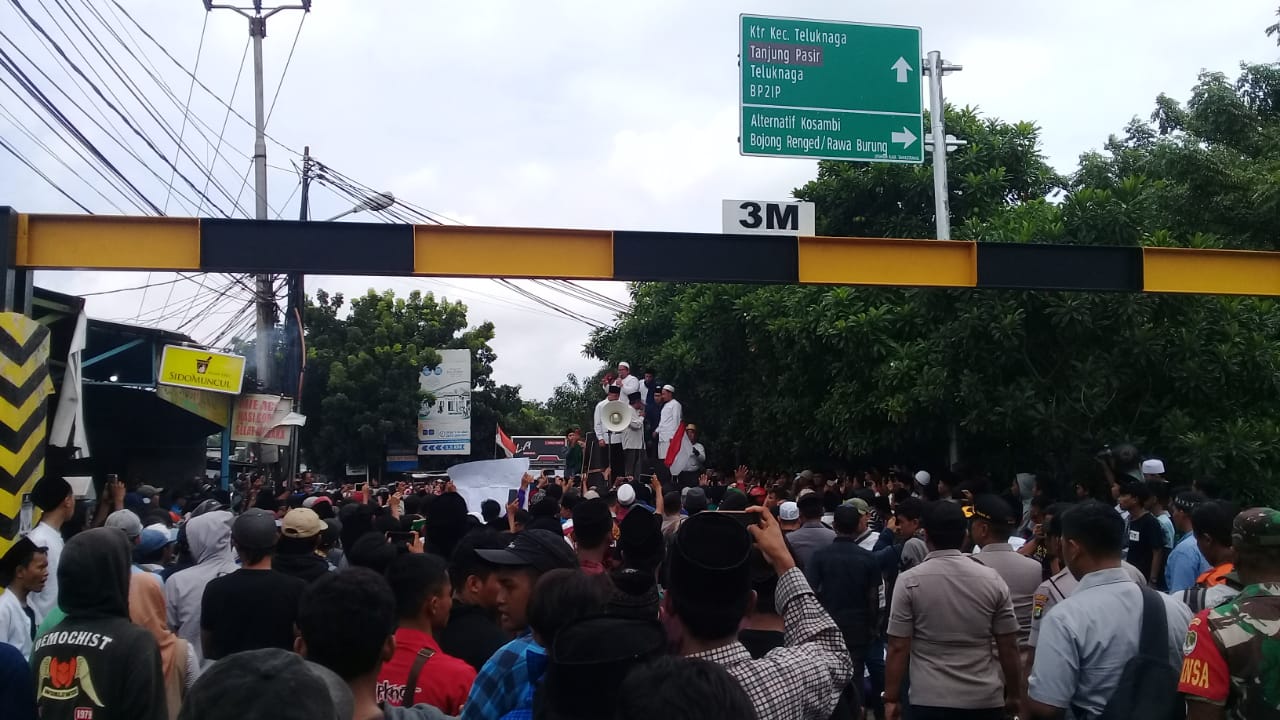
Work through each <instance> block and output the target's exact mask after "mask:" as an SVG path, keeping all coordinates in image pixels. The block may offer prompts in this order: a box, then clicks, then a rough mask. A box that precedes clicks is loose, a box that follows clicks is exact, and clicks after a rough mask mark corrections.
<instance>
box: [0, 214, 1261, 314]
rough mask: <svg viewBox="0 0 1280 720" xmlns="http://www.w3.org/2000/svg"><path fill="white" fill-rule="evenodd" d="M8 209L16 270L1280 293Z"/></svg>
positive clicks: (940, 250)
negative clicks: (12, 225)
mask: <svg viewBox="0 0 1280 720" xmlns="http://www.w3.org/2000/svg"><path fill="white" fill-rule="evenodd" d="M3 213H8V214H9V215H11V217H12V218H13V219H15V220H16V222H14V224H15V225H16V232H15V237H14V238H13V253H12V256H11V258H12V259H11V262H12V267H15V268H18V269H25V270H33V269H67V270H73V269H74V270H159V271H164V270H169V271H192V272H228V273H303V274H317V275H399V276H412V275H420V276H457V277H468V276H470V277H502V278H563V279H570V280H657V281H673V282H745V283H801V284H829V285H881V286H906V287H972V288H991V289H998V288H1004V289H1021V290H1082V291H1130V292H1166V293H1203V294H1227V295H1280V252H1249V251H1239V250H1196V249H1186V248H1142V247H1098V246H1084V245H1050V244H1010V243H983V242H965V241H952V240H946V241H939V240H898V239H885V238H830V237H806V236H801V237H789V236H769V235H724V234H713V233H673V232H632V231H623V230H614V231H609V230H554V229H543V228H501V227H471V226H441V225H385V224H379V223H315V222H299V221H290V220H273V221H261V220H227V219H198V218H167V217H165V218H157V217H112V216H103V215H35V214H31V215H28V214H23V213H14V212H13V211H11V210H9V209H7V208H0V214H3Z"/></svg>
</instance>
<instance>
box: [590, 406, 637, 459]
mask: <svg viewBox="0 0 1280 720" xmlns="http://www.w3.org/2000/svg"><path fill="white" fill-rule="evenodd" d="M608 393H609V394H608V397H607V398H606V399H604V400H601V401H600V402H599V403H597V404H596V416H595V431H596V438H598V442H597V445H598V447H597V448H596V453H593V454H594V455H596V457H597V458H598V459H597V460H595V461H593V462H592V463H591V467H592V469H593V470H594V469H596V468H604V467H608V468H609V469H610V470H612V471H613V474H612V476H613V477H622V476H623V475H625V474H626V472H625V470H626V467H625V460H624V454H623V451H622V435H623V432H624V431H625V430H626V429H627V427H628V426H629V425H630V424H631V413H632V410H631V406H629V405H627V404H626V403H624V402H622V401H621V400H619V399H618V396H619V395H620V394H621V393H622V387H621V386H619V385H610V386H609V390H608Z"/></svg>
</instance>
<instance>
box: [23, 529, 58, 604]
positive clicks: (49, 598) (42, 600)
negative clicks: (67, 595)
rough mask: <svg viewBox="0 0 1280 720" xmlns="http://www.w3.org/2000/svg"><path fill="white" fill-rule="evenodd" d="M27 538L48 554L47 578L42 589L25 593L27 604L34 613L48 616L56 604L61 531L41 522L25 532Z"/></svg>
mask: <svg viewBox="0 0 1280 720" xmlns="http://www.w3.org/2000/svg"><path fill="white" fill-rule="evenodd" d="M27 539H28V540H30V541H31V542H33V543H35V544H36V547H42V548H45V549H46V552H47V553H48V554H49V579H48V580H47V581H46V582H45V584H44V590H41V591H40V592H38V593H34V592H33V593H29V594H28V595H27V604H28V605H30V606H31V609H32V610H35V611H36V615H37V616H39V617H42V618H43V617H48V616H49V613H51V612H53V609H54V608H55V607H57V606H58V562H59V561H60V560H61V559H62V546H63V542H62V532H61V531H58V530H54V529H53V528H51V527H49V526H48V525H46V524H44V523H43V522H42V523H40V524H39V525H36V527H35V529H34V530H32V531H31V532H30V533H28V534H27Z"/></svg>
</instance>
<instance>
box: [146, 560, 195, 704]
mask: <svg viewBox="0 0 1280 720" xmlns="http://www.w3.org/2000/svg"><path fill="white" fill-rule="evenodd" d="M145 580H146V581H143V582H140V581H139V580H138V579H134V580H132V581H131V582H130V583H129V619H130V620H131V621H132V622H133V624H134V625H138V626H140V627H143V628H146V629H147V630H148V631H150V633H151V635H152V636H153V637H155V639H156V645H158V646H159V647H160V667H161V669H162V670H164V693H165V702H166V703H167V704H168V706H169V719H170V720H176V718H177V717H178V710H179V709H181V708H182V699H183V698H185V697H186V695H187V690H189V689H190V688H191V686H192V685H193V684H194V683H195V681H196V678H197V677H198V676H199V675H200V661H199V660H198V659H196V653H195V648H193V647H191V644H190V643H188V642H187V641H186V640H183V639H182V638H180V637H178V636H177V635H174V634H173V632H171V631H170V630H169V623H168V621H167V619H166V618H165V610H164V590H162V589H161V585H160V583H159V582H156V581H151V580H152V579H151V578H145Z"/></svg>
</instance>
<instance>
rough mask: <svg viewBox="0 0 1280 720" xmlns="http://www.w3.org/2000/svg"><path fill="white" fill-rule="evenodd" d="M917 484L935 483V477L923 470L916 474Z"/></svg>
mask: <svg viewBox="0 0 1280 720" xmlns="http://www.w3.org/2000/svg"><path fill="white" fill-rule="evenodd" d="M916 482H918V483H920V484H921V485H928V484H929V483H931V482H933V476H932V475H930V474H929V473H927V472H925V471H924V470H921V471H920V472H918V473H916Z"/></svg>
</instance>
